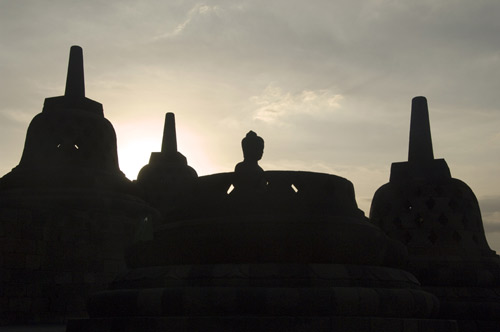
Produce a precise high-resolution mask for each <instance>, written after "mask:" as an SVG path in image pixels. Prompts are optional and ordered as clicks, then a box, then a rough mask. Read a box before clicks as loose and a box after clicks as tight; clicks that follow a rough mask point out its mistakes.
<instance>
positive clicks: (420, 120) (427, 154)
mask: <svg viewBox="0 0 500 332" xmlns="http://www.w3.org/2000/svg"><path fill="white" fill-rule="evenodd" d="M431 160H434V153H433V151H432V138H431V127H430V124H429V110H428V108H427V99H426V98H425V97H415V98H413V99H412V105H411V122H410V147H409V149H408V161H409V162H426V161H431Z"/></svg>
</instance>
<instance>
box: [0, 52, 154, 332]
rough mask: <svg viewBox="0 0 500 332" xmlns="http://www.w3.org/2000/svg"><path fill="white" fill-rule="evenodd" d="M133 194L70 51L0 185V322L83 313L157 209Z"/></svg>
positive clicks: (76, 55)
mask: <svg viewBox="0 0 500 332" xmlns="http://www.w3.org/2000/svg"><path fill="white" fill-rule="evenodd" d="M135 190H136V189H135V188H134V185H133V184H132V182H131V181H130V180H128V179H127V178H126V177H125V176H124V174H123V173H122V172H121V171H120V169H119V167H118V157H117V150H116V136H115V131H114V129H113V126H112V125H111V123H110V122H109V121H108V120H106V119H105V118H104V115H103V109H102V105H101V104H99V103H98V102H95V101H93V100H91V99H88V98H86V97H85V87H84V80H83V56H82V49H81V48H80V47H78V46H73V47H72V48H71V52H70V60H69V66H68V77H67V81H66V92H65V95H64V96H62V97H54V98H47V99H46V100H45V104H44V107H43V111H42V113H40V114H38V115H36V116H35V117H34V118H33V120H32V121H31V124H30V125H29V128H28V133H27V135H26V143H25V146H24V151H23V155H22V158H21V161H20V162H19V165H18V166H17V167H15V168H14V169H13V170H12V171H11V172H10V173H8V174H6V175H5V176H4V177H2V178H1V179H0V243H1V244H2V245H1V246H0V257H1V259H0V271H1V274H0V275H1V289H2V291H1V292H0V293H1V295H0V298H1V301H0V325H4V324H14V323H16V324H19V323H32V322H42V323H54V322H65V321H66V319H67V318H68V317H85V316H86V308H85V303H86V301H87V298H88V296H89V295H90V294H91V293H93V292H95V291H98V290H102V289H105V287H106V286H107V284H108V283H109V282H110V281H111V280H113V278H115V276H116V275H117V273H119V272H120V271H123V270H124V269H125V262H124V258H123V252H124V250H125V247H126V246H127V245H129V244H131V243H132V242H133V240H134V237H135V236H136V234H137V230H138V228H139V227H143V226H144V225H145V224H148V223H151V220H150V219H151V216H153V215H155V214H156V213H157V212H156V210H154V209H153V208H151V207H150V206H148V205H147V204H146V203H145V202H144V201H143V200H142V199H140V198H139V197H138V195H135V193H134V191H135Z"/></svg>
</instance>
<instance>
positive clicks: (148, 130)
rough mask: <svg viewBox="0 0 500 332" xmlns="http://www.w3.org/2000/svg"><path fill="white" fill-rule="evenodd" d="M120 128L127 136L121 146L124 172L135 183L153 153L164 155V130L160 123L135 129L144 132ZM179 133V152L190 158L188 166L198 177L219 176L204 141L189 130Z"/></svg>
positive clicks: (121, 163)
mask: <svg viewBox="0 0 500 332" xmlns="http://www.w3.org/2000/svg"><path fill="white" fill-rule="evenodd" d="M116 127H117V130H121V131H124V132H127V135H126V136H124V137H123V138H121V139H119V143H118V159H119V164H120V169H121V171H122V172H123V173H125V175H126V176H127V178H129V179H131V180H135V179H137V175H138V174H139V171H140V170H141V169H142V167H144V166H145V165H147V164H148V163H149V158H150V156H151V153H152V152H160V150H161V142H162V134H163V128H162V127H161V126H159V125H158V124H157V123H151V124H144V123H143V124H141V125H140V126H134V128H138V127H139V128H141V130H137V129H134V130H130V129H131V128H130V127H129V126H128V125H123V126H121V127H120V126H119V125H117V126H116ZM127 129H129V130H127ZM176 131H177V150H178V151H179V152H180V153H182V154H183V155H184V156H185V157H186V158H187V162H188V165H189V166H191V167H193V168H194V169H195V170H196V172H197V173H198V175H207V174H211V173H214V172H216V171H217V170H216V167H215V166H214V165H213V163H212V162H211V160H210V158H208V156H207V154H206V153H205V151H207V150H206V149H205V148H204V146H203V143H202V142H203V140H202V139H201V138H200V137H199V136H198V135H197V134H196V133H193V132H191V131H190V130H189V129H187V128H183V127H180V126H177V128H176Z"/></svg>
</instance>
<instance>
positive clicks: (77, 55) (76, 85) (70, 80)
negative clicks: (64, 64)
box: [64, 46, 85, 98]
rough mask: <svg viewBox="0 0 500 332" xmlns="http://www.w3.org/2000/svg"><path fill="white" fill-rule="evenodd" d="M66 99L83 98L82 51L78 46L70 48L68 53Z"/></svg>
mask: <svg viewBox="0 0 500 332" xmlns="http://www.w3.org/2000/svg"><path fill="white" fill-rule="evenodd" d="M64 95H65V96H67V97H73V98H74V97H77V98H78V97H85V81H84V77H83V51H82V48H81V47H80V46H71V50H70V52H69V63H68V76H67V78H66V91H65V93H64Z"/></svg>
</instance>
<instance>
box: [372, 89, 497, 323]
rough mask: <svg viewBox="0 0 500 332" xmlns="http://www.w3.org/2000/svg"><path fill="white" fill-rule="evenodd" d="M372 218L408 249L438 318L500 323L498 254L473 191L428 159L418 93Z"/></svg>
mask: <svg viewBox="0 0 500 332" xmlns="http://www.w3.org/2000/svg"><path fill="white" fill-rule="evenodd" d="M370 220H371V222H372V223H374V224H375V225H377V226H379V227H380V228H381V229H382V230H383V231H384V232H385V233H386V234H387V235H388V236H389V237H391V238H393V239H396V240H399V241H401V242H402V243H404V244H405V245H406V246H407V248H408V252H409V261H408V265H407V269H408V270H409V271H411V272H412V273H414V274H415V275H416V276H417V278H418V279H419V280H420V282H421V283H422V285H423V286H424V289H427V290H428V291H430V292H432V293H434V294H435V295H437V296H438V298H439V299H440V301H441V310H440V315H441V317H443V318H447V319H457V320H459V323H460V324H459V326H461V330H463V331H490V329H489V328H491V327H492V326H496V327H498V326H500V325H498V324H500V322H499V321H498V320H497V318H496V314H495V312H497V310H499V309H500V297H499V296H498V294H499V293H498V287H499V286H500V259H499V257H498V256H497V255H496V253H495V252H494V251H493V250H491V249H490V247H489V246H488V243H487V240H486V236H485V233H484V228H483V222H482V218H481V212H480V209H479V204H478V201H477V199H476V197H475V195H474V193H473V192H472V190H471V189H470V188H469V187H468V186H467V185H466V184H465V183H464V182H462V181H460V180H458V179H454V178H452V177H451V174H450V170H449V168H448V165H447V163H446V161H445V160H444V159H435V158H434V155H433V149H432V140H431V131H430V125H429V111H428V107H427V100H426V99H425V98H424V97H415V98H414V99H413V100H412V109H411V123H410V144H409V153H408V161H407V162H399V163H393V164H392V167H391V175H390V181H389V183H387V184H385V185H383V186H382V187H381V188H379V189H378V190H377V192H376V193H375V196H374V197H373V201H372V206H371V210H370ZM491 331H493V330H491Z"/></svg>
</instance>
